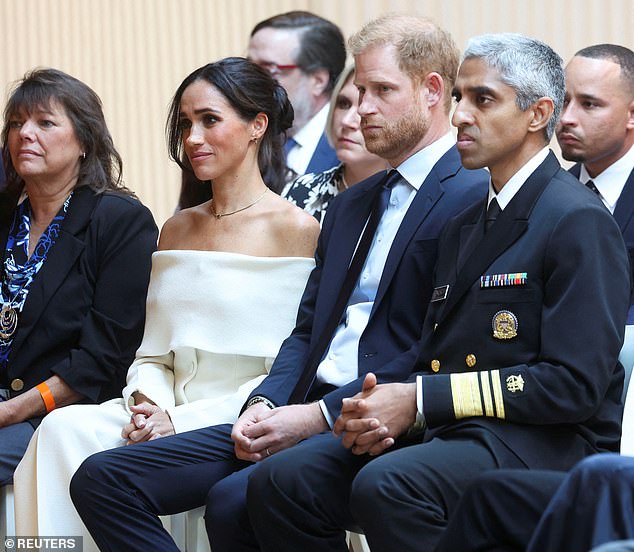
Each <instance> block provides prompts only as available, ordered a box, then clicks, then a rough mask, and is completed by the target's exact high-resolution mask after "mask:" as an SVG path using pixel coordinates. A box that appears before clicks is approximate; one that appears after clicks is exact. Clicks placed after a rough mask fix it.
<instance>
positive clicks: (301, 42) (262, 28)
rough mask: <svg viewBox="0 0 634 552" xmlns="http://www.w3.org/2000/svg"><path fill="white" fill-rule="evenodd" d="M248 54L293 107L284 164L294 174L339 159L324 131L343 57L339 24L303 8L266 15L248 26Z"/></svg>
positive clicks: (320, 168)
mask: <svg viewBox="0 0 634 552" xmlns="http://www.w3.org/2000/svg"><path fill="white" fill-rule="evenodd" d="M247 57H248V58H249V59H250V60H251V61H253V62H255V63H257V64H258V65H259V66H260V67H263V68H264V69H267V70H268V71H269V72H270V73H271V75H272V76H273V77H275V78H276V79H277V80H278V81H279V83H280V84H281V85H282V86H283V87H284V88H285V89H286V92H287V94H288V97H289V99H290V101H291V104H292V105H293V110H294V111H295V120H294V122H293V127H292V128H291V130H290V132H289V140H288V142H287V145H286V148H285V150H286V155H287V158H286V164H287V165H288V167H289V169H291V170H292V171H293V172H294V173H295V174H296V175H302V174H306V173H317V172H323V171H325V170H327V169H330V168H331V167H334V166H335V165H337V164H339V161H338V160H337V156H336V155H335V151H334V149H333V148H332V146H330V144H329V143H328V140H327V138H326V135H325V133H324V127H325V126H326V118H327V116H328V101H329V100H330V95H331V93H332V89H333V87H334V85H335V82H336V80H337V77H338V76H339V73H341V71H342V69H343V66H344V64H345V60H346V47H345V42H344V38H343V35H342V33H341V30H340V29H339V27H337V26H336V25H335V24H334V23H331V22H330V21H328V20H327V19H324V18H322V17H319V16H317V15H315V14H312V13H310V12H305V11H291V12H288V13H283V14H279V15H275V16H273V17H270V18H269V19H265V20H264V21H261V22H260V23H258V24H257V25H256V26H255V27H254V28H253V30H252V31H251V37H250V39H249V45H248V49H247Z"/></svg>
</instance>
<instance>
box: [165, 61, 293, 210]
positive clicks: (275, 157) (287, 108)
mask: <svg viewBox="0 0 634 552" xmlns="http://www.w3.org/2000/svg"><path fill="white" fill-rule="evenodd" d="M199 80H203V81H206V82H208V83H209V84H211V85H212V86H214V87H215V88H216V89H217V90H218V91H219V92H220V93H221V94H222V95H223V96H224V97H225V99H226V100H227V101H228V102H229V103H230V104H231V106H232V107H233V109H234V110H235V111H236V113H237V114H238V115H239V116H240V117H241V118H242V119H243V120H244V121H252V120H253V119H254V118H255V117H256V115H257V114H258V113H265V114H266V115H267V117H268V120H269V123H268V127H267V129H266V132H265V133H264V135H263V136H262V138H261V140H260V143H259V149H258V166H259V168H260V172H261V173H262V179H263V180H264V183H265V184H266V185H267V186H268V187H269V188H270V189H271V190H273V191H274V192H276V193H278V194H279V193H280V191H281V190H282V188H283V187H284V183H285V179H286V175H287V172H288V169H287V168H286V164H285V162H284V152H283V146H284V142H286V131H287V130H288V129H289V128H290V127H291V126H292V124H293V107H292V106H291V103H290V102H289V100H288V97H287V95H286V91H285V90H284V88H283V87H282V86H280V85H279V84H278V83H277V81H276V80H275V79H273V78H272V77H271V75H269V73H268V72H267V71H265V70H264V69H261V68H260V67H258V66H257V65H256V64H255V63H252V62H250V61H248V60H246V59H244V58H241V57H229V58H225V59H221V60H220V61H216V62H214V63H209V64H207V65H205V66H203V67H200V68H198V69H196V70H195V71H194V72H193V73H191V74H190V75H189V76H188V77H186V78H185V80H184V81H183V82H182V83H181V85H180V86H179V87H178V90H176V93H175V94H174V98H173V99H172V103H171V106H170V110H169V115H168V117H167V124H166V134H167V145H168V150H169V155H170V158H171V159H172V160H174V161H175V162H176V163H178V165H179V166H180V167H181V168H182V169H183V170H184V171H185V172H186V173H187V174H186V175H184V178H183V182H185V181H187V182H190V184H192V185H195V184H197V182H200V181H196V179H195V178H194V179H193V180H192V178H191V177H192V176H194V175H193V170H192V168H191V165H190V164H189V160H188V159H187V156H186V155H185V154H184V152H183V140H182V135H181V128H180V124H179V119H180V104H181V98H182V97H183V93H184V92H185V90H186V89H187V87H188V86H189V85H190V84H192V83H194V82H196V81H199ZM209 188H210V187H209ZM181 195H182V194H181ZM209 197H211V196H209ZM180 207H181V208H183V207H185V205H182V204H181V205H180Z"/></svg>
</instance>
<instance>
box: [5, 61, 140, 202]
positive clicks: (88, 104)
mask: <svg viewBox="0 0 634 552" xmlns="http://www.w3.org/2000/svg"><path fill="white" fill-rule="evenodd" d="M51 102H57V103H58V104H59V105H60V106H61V107H62V108H63V109H64V111H65V113H66V115H67V117H68V118H69V119H70V121H71V124H72V125H73V130H74V131H75V137H76V138H77V141H78V142H79V144H80V145H81V147H82V151H84V152H85V154H86V156H85V158H82V159H81V162H80V164H79V175H78V177H77V183H76V184H75V188H79V187H81V186H87V187H89V188H91V189H92V190H94V191H95V192H96V193H102V192H105V191H107V190H116V191H120V192H124V193H127V194H129V195H133V194H132V192H130V190H128V189H127V188H126V187H125V186H124V185H123V180H122V166H123V165H122V162H121V156H120V155H119V153H118V152H117V150H116V148H115V147H114V142H113V140H112V136H111V135H110V131H109V130H108V126H107V125H106V119H105V117H104V114H103V109H102V105H101V100H100V99H99V96H97V94H96V93H95V92H94V91H93V90H92V89H91V88H90V87H89V86H87V85H86V84H84V83H83V82H81V81H80V80H78V79H76V78H75V77H72V76H70V75H68V74H66V73H64V72H63V71H59V70H58V69H34V70H33V71H31V72H29V73H27V74H26V75H24V78H23V79H22V80H20V81H18V82H17V83H16V85H15V87H14V90H13V92H12V93H11V95H10V96H9V101H8V102H7V105H6V107H5V108H4V126H3V127H2V138H1V139H2V144H3V146H2V159H3V161H4V167H5V172H6V179H7V188H6V190H5V192H6V193H7V194H8V195H9V196H11V197H12V198H14V199H15V197H16V196H18V195H19V194H20V191H21V190H22V188H23V187H24V181H23V180H22V178H21V177H20V176H19V175H18V174H17V172H16V171H15V167H14V166H13V162H12V161H11V155H10V154H9V146H8V136H9V127H10V123H11V119H12V118H14V117H16V116H18V115H19V114H20V112H23V111H25V112H26V113H31V112H32V111H33V110H34V109H49V108H50V107H51Z"/></svg>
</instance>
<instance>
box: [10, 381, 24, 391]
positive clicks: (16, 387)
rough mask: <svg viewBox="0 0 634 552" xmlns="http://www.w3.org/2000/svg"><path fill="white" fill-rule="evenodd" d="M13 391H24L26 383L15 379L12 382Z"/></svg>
mask: <svg viewBox="0 0 634 552" xmlns="http://www.w3.org/2000/svg"><path fill="white" fill-rule="evenodd" d="M11 389H13V390H14V391H22V389H24V382H23V381H22V380H21V379H20V378H15V379H14V380H13V381H12V382H11Z"/></svg>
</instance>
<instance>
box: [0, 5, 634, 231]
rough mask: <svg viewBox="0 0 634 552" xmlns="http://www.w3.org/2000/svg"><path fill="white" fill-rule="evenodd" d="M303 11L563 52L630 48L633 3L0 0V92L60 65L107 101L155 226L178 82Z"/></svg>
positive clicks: (166, 195)
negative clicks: (273, 22)
mask: <svg viewBox="0 0 634 552" xmlns="http://www.w3.org/2000/svg"><path fill="white" fill-rule="evenodd" d="M293 9H305V10H309V11H313V12H315V13H317V14H319V15H321V16H323V17H326V18H328V19H330V20H332V21H333V22H335V23H337V24H338V25H339V26H340V27H341V28H342V30H343V32H344V34H345V35H346V36H349V35H350V34H351V33H353V32H354V31H356V30H357V29H358V28H359V27H360V26H361V25H362V24H363V23H365V22H366V21H368V20H370V19H372V18H374V17H376V16H378V15H380V14H382V13H385V12H387V11H402V12H408V13H416V14H421V15H426V16H428V17H431V18H433V19H434V20H435V21H436V22H437V23H439V24H440V25H441V26H443V27H444V28H446V29H448V30H449V31H450V32H451V33H452V34H453V36H454V39H455V40H456V43H457V44H458V46H459V47H460V48H461V49H462V48H464V45H465V43H466V41H467V39H468V38H469V37H470V36H473V35H476V34H481V33H484V32H501V31H514V32H521V33H525V34H528V35H531V36H534V37H537V38H540V39H542V40H544V41H546V42H548V43H549V44H550V45H551V46H553V47H554V48H555V50H557V51H558V52H559V54H560V55H561V56H562V57H563V58H564V59H565V60H567V59H568V58H570V56H572V54H574V52H575V51H576V50H578V49H580V48H582V47H584V46H587V45H590V44H596V43H599V42H614V43H618V44H623V45H625V46H627V47H629V48H633V47H634V0H523V1H520V0H0V94H1V98H2V105H4V101H5V99H6V95H7V93H8V91H9V90H10V87H11V84H12V83H13V82H14V81H15V80H16V79H19V78H20V77H21V76H22V75H23V74H24V73H25V72H26V71H27V70H29V69H31V68H33V67H37V66H49V67H56V68H59V69H62V70H63V71H66V72H68V73H70V74H72V75H74V76H76V77H78V78H79V79H81V80H83V81H84V82H86V83H87V84H88V85H90V86H91V87H92V88H93V89H94V90H95V91H96V92H97V93H98V94H99V95H100V96H101V99H102V100H103V104H104V110H105V113H106V117H107V120H108V124H109V127H110V130H111V132H112V134H113V136H114V139H115V143H116V145H117V147H118V149H119V151H120V153H121V155H122V157H123V160H124V178H125V181H126V183H127V185H128V186H129V187H130V188H132V189H133V190H134V191H136V193H137V194H138V195H139V197H140V198H141V199H142V200H143V202H144V203H145V204H146V205H148V206H149V207H150V209H152V211H153V213H154V216H155V217H156V220H157V223H158V224H159V225H160V224H162V223H163V222H164V221H165V220H166V219H167V218H168V217H169V216H170V214H171V213H172V212H173V210H174V207H175V205H176V200H177V195H178V188H179V182H180V180H179V179H180V177H179V171H178V170H177V168H176V166H175V165H174V164H173V163H171V162H170V161H168V159H167V153H166V146H165V138H164V125H165V117H166V114H167V106H168V104H169V101H170V99H171V96H172V94H173V92H174V91H175V90H176V88H177V86H178V85H179V84H180V82H181V80H182V79H183V78H184V77H185V76H186V75H187V74H189V73H190V72H191V71H193V70H194V69H195V68H197V67H199V66H201V65H203V64H205V63H207V62H209V61H213V60H216V59H218V58H221V57H225V56H230V55H244V54H245V49H246V43H247V38H248V35H249V32H250V30H251V28H252V27H253V25H255V23H257V22H258V21H260V20H262V19H264V18H266V17H269V16H271V15H274V14H276V13H281V12H284V11H289V10H293Z"/></svg>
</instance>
